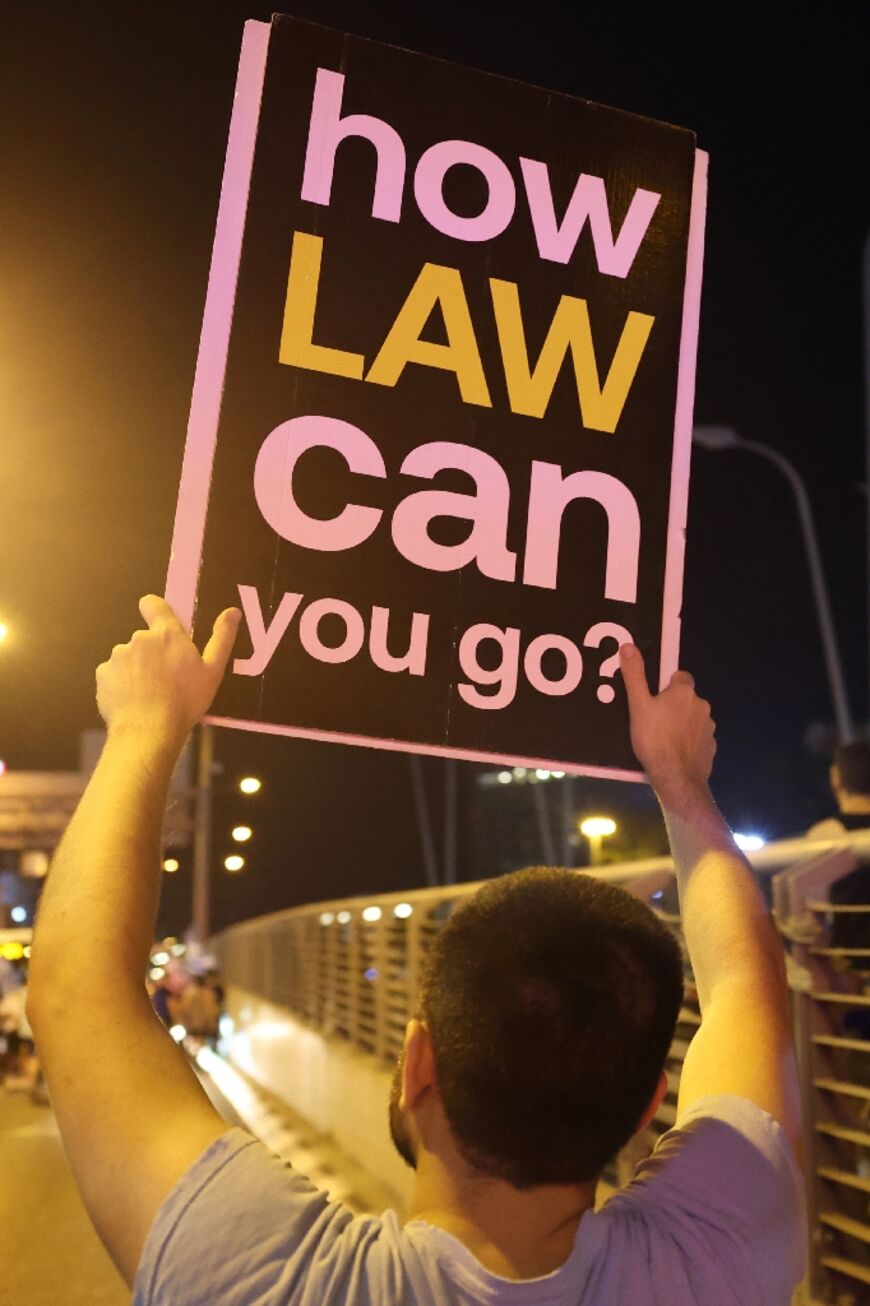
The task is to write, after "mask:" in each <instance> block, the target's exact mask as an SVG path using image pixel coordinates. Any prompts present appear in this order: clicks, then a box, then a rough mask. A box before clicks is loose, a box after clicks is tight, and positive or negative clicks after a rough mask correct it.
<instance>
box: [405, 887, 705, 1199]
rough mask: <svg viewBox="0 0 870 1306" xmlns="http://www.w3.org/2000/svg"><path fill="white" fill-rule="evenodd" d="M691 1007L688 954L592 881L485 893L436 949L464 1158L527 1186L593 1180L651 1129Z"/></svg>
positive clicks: (646, 914)
mask: <svg viewBox="0 0 870 1306" xmlns="http://www.w3.org/2000/svg"><path fill="white" fill-rule="evenodd" d="M682 994H683V971H682V960H681V955H680V949H679V945H678V944H677V941H676V939H675V938H674V936H673V935H672V934H671V932H670V931H669V930H668V929H667V928H666V927H665V926H664V925H663V924H662V923H661V922H660V921H659V920H657V919H656V917H655V916H654V914H653V913H652V912H651V911H650V910H649V908H648V907H646V906H645V905H644V904H643V903H641V902H639V901H637V900H636V899H635V898H632V897H631V895H630V894H628V893H626V891H625V890H624V889H620V888H617V887H616V886H614V885H611V884H605V883H603V882H601V881H599V880H596V879H594V878H593V877H592V876H589V875H583V874H579V873H577V872H574V871H566V870H558V869H553V868H533V869H530V870H525V871H517V872H516V873H514V874H512V875H505V876H503V877H501V878H500V879H497V880H493V881H491V882H489V883H488V884H486V885H484V887H483V888H482V889H480V890H479V891H478V893H476V894H475V895H474V897H473V898H471V899H469V900H468V902H466V903H464V904H463V905H462V906H461V907H460V908H458V909H457V911H455V912H454V914H453V916H452V917H451V918H450V920H449V921H448V922H447V924H446V925H445V926H444V928H443V929H442V931H441V932H440V934H439V935H438V936H437V937H436V939H435V941H434V943H433V945H432V948H431V950H430V953H429V955H428V958H427V966H426V974H425V980H424V984H423V989H422V996H421V1010H420V1014H421V1015H422V1017H423V1019H424V1020H425V1021H426V1023H427V1025H428V1028H429V1032H430V1036H431V1039H432V1046H433V1050H434V1055H435V1065H436V1071H437V1078H438V1089H439V1093H440V1096H441V1101H442V1104H443V1107H444V1112H445V1115H446V1118H447V1122H448V1124H449V1126H450V1129H451V1132H452V1134H453V1136H454V1138H455V1140H456V1143H457V1146H458V1147H459V1150H460V1152H461V1153H462V1155H463V1156H464V1158H465V1159H466V1161H467V1162H469V1163H470V1164H471V1165H472V1166H473V1167H474V1168H475V1169H476V1170H478V1171H479V1172H480V1173H481V1174H485V1175H490V1176H493V1177H497V1178H501V1179H504V1180H507V1181H508V1182H509V1183H511V1184H513V1185H514V1186H515V1187H517V1188H529V1187H532V1186H536V1185H539V1184H566V1183H570V1184H576V1183H582V1182H585V1181H587V1180H590V1179H594V1178H595V1177H596V1176H597V1175H598V1174H600V1172H601V1170H602V1168H603V1167H604V1165H605V1164H606V1163H607V1161H608V1160H609V1159H610V1158H611V1157H612V1156H613V1155H614V1154H615V1153H616V1152H617V1151H618V1150H619V1149H620V1147H622V1146H623V1144H624V1143H625V1142H627V1140H628V1139H629V1138H630V1137H631V1135H632V1134H633V1133H634V1132H635V1130H636V1129H637V1127H638V1123H639V1121H640V1118H641V1116H642V1114H643V1111H644V1109H645V1108H646V1107H647V1105H648V1104H649V1102H650V1100H651V1098H652V1096H653V1093H654V1091H655V1089H656V1086H657V1083H658V1079H659V1076H660V1074H661V1070H662V1067H663V1065H664V1061H665V1057H666V1055H667V1051H668V1048H669V1046H670V1042H671V1039H672V1037H673V1032H674V1026H675V1023H676V1018H677V1014H678V1012H679V1008H680V1003H681V1001H682Z"/></svg>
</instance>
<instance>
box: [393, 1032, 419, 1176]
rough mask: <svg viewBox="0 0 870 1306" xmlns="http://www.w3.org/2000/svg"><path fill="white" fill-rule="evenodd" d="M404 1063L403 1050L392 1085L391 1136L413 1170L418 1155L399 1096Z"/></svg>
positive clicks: (400, 1154)
mask: <svg viewBox="0 0 870 1306" xmlns="http://www.w3.org/2000/svg"><path fill="white" fill-rule="evenodd" d="M404 1064H405V1054H404V1052H403V1053H402V1055H401V1056H400V1057H399V1060H398V1061H397V1062H396V1068H395V1070H394V1071H393V1082H392V1084H391V1085H390V1137H391V1138H392V1140H393V1146H394V1147H395V1149H396V1151H397V1152H398V1153H399V1156H400V1157H401V1158H402V1160H403V1161H404V1162H405V1164H406V1165H409V1166H410V1167H411V1169H412V1170H416V1169H417V1155H416V1152H415V1151H414V1144H413V1141H412V1139H411V1131H410V1129H409V1128H408V1122H407V1120H406V1119H405V1113H404V1111H403V1110H402V1108H401V1107H400V1106H399V1098H400V1097H401V1096H402V1068H403V1066H404Z"/></svg>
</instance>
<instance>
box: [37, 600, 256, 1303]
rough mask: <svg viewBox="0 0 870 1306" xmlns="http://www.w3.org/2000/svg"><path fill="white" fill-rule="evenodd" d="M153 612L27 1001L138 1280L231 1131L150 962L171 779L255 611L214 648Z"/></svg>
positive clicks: (124, 650)
mask: <svg viewBox="0 0 870 1306" xmlns="http://www.w3.org/2000/svg"><path fill="white" fill-rule="evenodd" d="M140 611H141V612H142V616H143V617H144V618H145V620H146V622H147V624H148V627H149V629H148V630H147V631H146V630H138V631H136V633H135V634H134V635H133V637H132V639H131V640H130V642H129V643H128V644H121V645H118V646H117V647H116V648H115V649H114V651H113V653H112V656H111V658H110V660H109V661H108V662H104V663H103V664H102V665H101V666H100V667H98V668H97V702H98V705H99V708H100V711H101V713H102V715H103V718H104V720H105V722H106V725H107V728H108V733H107V739H106V745H105V748H104V749H103V754H102V756H101V758H100V762H99V765H98V766H97V769H96V770H95V772H94V775H93V777H92V779H91V781H90V784H89V785H88V788H87V790H86V792H85V794H84V796H83V798H82V800H81V803H80V804H79V807H78V810H77V811H76V813H75V815H74V817H73V819H72V821H71V822H70V825H69V827H68V829H67V832H66V834H65V835H64V838H63V841H62V843H61V845H60V847H59V849H58V851H57V853H56V855H55V857H54V860H53V863H52V867H51V870H50V872H49V876H48V881H47V883H46V886H45V890H44V892H43V894H42V899H41V902H40V906H39V913H38V917H37V922H36V929H35V933H34V939H33V956H32V959H31V966H30V983H29V989H28V1004H27V1009H28V1015H29V1018H30V1021H31V1024H32V1026H33V1031H34V1036H35V1038H36V1042H37V1046H38V1048H39V1055H40V1060H41V1062H42V1065H43V1067H44V1070H45V1076H46V1080H47V1083H48V1087H49V1090H50V1093H51V1100H52V1105H53V1106H54V1109H55V1112H56V1115H57V1120H58V1125H59V1127H60V1132H61V1137H62V1139H63V1143H64V1147H65V1149H66V1152H67V1156H68V1157H69V1161H70V1164H71V1166H72V1169H73V1173H74V1175H75V1178H76V1182H77V1183H78V1186H79V1188H80V1190H81V1193H82V1197H83V1198H84V1202H85V1205H86V1207H87V1209H88V1213H89V1214H90V1217H91V1219H92V1220H93V1222H94V1225H95V1227H96V1229H97V1232H98V1233H99V1234H100V1237H101V1238H102V1240H103V1242H104V1243H105V1244H106V1247H107V1248H108V1250H109V1252H110V1254H111V1255H112V1258H113V1259H114V1261H115V1264H116V1265H117V1266H118V1268H119V1270H120V1271H121V1273H122V1274H123V1275H124V1277H125V1278H126V1279H127V1281H128V1283H132V1280H133V1277H134V1275H135V1272H136V1267H137V1265H138V1262H139V1257H140V1254H141V1251H142V1246H143V1244H144V1241H145V1235H146V1234H147V1232H148V1228H149V1226H150V1224H151V1222H152V1220H153V1218H154V1216H155V1215H156V1214H157V1211H158V1210H159V1208H160V1206H161V1204H162V1202H163V1200H164V1198H165V1197H166V1196H167V1195H168V1194H169V1192H170V1191H171V1189H172V1187H173V1186H174V1184H175V1183H176V1181H177V1180H178V1179H179V1178H180V1177H181V1175H182V1174H183V1173H184V1171H185V1170H186V1169H187V1168H188V1167H189V1166H190V1165H191V1164H192V1163H193V1161H195V1160H196V1158H197V1157H198V1156H199V1155H200V1154H201V1153H202V1152H203V1151H204V1150H205V1148H206V1147H207V1146H208V1145H209V1144H210V1143H211V1142H213V1141H214V1139H215V1138H217V1137H218V1136H219V1135H220V1134H221V1133H224V1132H225V1131H226V1129H227V1128H228V1126H227V1125H226V1124H225V1123H224V1121H223V1120H222V1119H221V1117H220V1116H219V1115H218V1114H217V1112H216V1111H215V1110H214V1108H213V1107H212V1106H211V1103H210V1102H209V1100H208V1098H207V1097H206V1095H205V1093H204V1092H203V1091H202V1089H201V1087H200V1085H199V1083H198V1081H197V1079H196V1077H195V1075H194V1074H193V1073H192V1072H191V1070H190V1067H189V1066H188V1064H187V1062H186V1060H185V1058H184V1055H183V1053H182V1052H181V1050H180V1049H179V1048H178V1047H177V1046H176V1045H175V1043H174V1042H173V1040H172V1039H171V1037H170V1036H169V1034H168V1033H167V1032H166V1030H165V1029H164V1027H163V1026H162V1025H161V1023H160V1021H159V1020H158V1019H157V1017H156V1015H155V1014H154V1012H153V1010H152V1008H151V1004H150V1002H149V1000H148V996H147V994H146V991H145V971H146V967H147V964H148V957H149V953H150V950H151V947H152V944H153V941H154V929H155V921H156V915H157V903H158V897H159V885H160V835H161V826H162V819H163V811H164V808H165V805H166V797H167V793H168V789H169V781H170V777H171V775H172V772H173V769H174V767H175V764H176V761H177V760H178V756H179V754H180V752H181V749H182V747H183V745H184V742H185V740H186V738H187V736H188V734H189V733H190V730H191V728H192V726H193V725H194V723H195V722H196V721H197V720H198V719H199V718H200V717H201V716H202V715H203V713H204V712H205V711H206V710H207V709H208V707H209V705H210V703H211V700H212V698H213V697H214V694H215V691H216V690H217V687H218V684H219V683H220V680H221V677H222V675H223V672H224V668H225V667H226V663H227V659H228V658H229V655H230V651H231V649H232V645H233V642H234V640H235V634H236V630H237V627H238V617H239V614H238V613H237V612H236V611H235V610H234V609H229V610H227V611H226V612H224V613H223V614H222V615H221V616H220V617H219V618H218V620H217V622H216V623H215V628H214V633H213V635H212V637H211V639H210V641H209V643H208V645H207V647H206V649H205V652H204V654H203V655H202V656H200V654H199V653H198V652H197V650H196V648H195V647H194V645H193V644H192V642H191V640H190V639H189V637H188V636H187V634H186V633H185V631H184V630H183V628H182V627H181V625H180V624H179V622H178V621H177V620H176V618H175V616H174V614H173V612H172V610H171V608H169V606H168V605H167V604H166V603H165V602H164V600H163V599H160V598H157V597H155V596H154V595H149V596H148V597H146V598H144V599H143V600H142V602H141V604H140Z"/></svg>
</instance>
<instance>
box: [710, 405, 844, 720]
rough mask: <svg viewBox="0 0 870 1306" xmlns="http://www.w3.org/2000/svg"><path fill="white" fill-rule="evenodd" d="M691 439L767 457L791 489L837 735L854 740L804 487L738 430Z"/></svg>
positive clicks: (777, 456)
mask: <svg viewBox="0 0 870 1306" xmlns="http://www.w3.org/2000/svg"><path fill="white" fill-rule="evenodd" d="M692 439H693V442H694V443H695V444H698V445H700V446H701V448H703V449H744V450H746V451H747V452H748V453H755V454H758V456H759V457H760V458H766V459H767V461H768V462H770V463H773V465H774V466H775V467H778V468H779V470H780V471H781V472H782V474H783V476H784V477H785V478H786V480H787V481H788V483H789V485H790V486H791V489H792V493H793V494H794V497H795V502H796V504H797V510H798V520H799V521H800V524H801V532H802V534H803V537H804V545H805V547H806V552H807V563H808V564H809V569H810V581H811V583H812V589H813V598H814V600H815V605H816V615H817V617H818V622H819V631H820V633H821V637H822V649H823V651H824V656H825V667H826V668H827V672H828V681H829V682H830V686H831V698H832V699H833V704H834V716H835V718H836V722H837V734H838V736H839V738H840V741H841V743H848V742H849V741H850V740H852V739H853V738H854V730H853V727H852V714H851V712H850V710H849V699H848V696H847V694H846V684H845V681H844V679H843V665H842V662H841V660H840V649H839V646H838V644H837V637H836V634H835V632H834V622H833V619H832V617H831V603H830V599H829V597H828V587H827V583H826V581H825V572H824V568H823V567H822V556H821V553H820V552H819V541H818V537H817V536H816V527H815V523H814V521H813V514H812V510H811V508H810V500H809V496H808V495H807V490H806V486H805V485H804V483H803V481H802V479H801V477H800V476H799V474H798V472H797V470H796V469H795V467H794V466H793V464H792V463H790V462H789V460H788V459H787V458H785V457H783V455H782V454H781V453H777V451H776V450H775V449H771V448H770V447H769V446H768V445H766V444H760V443H759V442H758V441H757V440H744V438H743V436H741V435H738V433H737V431H735V430H734V428H733V427H731V426H696V427H695V428H694V430H693V432H692Z"/></svg>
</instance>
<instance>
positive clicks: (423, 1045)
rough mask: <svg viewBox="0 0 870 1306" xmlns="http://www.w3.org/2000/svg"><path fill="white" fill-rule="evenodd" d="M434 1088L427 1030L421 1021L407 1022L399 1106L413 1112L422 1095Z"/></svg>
mask: <svg viewBox="0 0 870 1306" xmlns="http://www.w3.org/2000/svg"><path fill="white" fill-rule="evenodd" d="M434 1087H435V1054H434V1052H433V1050H432V1039H431V1038H430V1037H429V1030H428V1028H427V1026H426V1024H425V1023H424V1022H423V1021H422V1020H417V1018H416V1017H415V1018H414V1019H413V1020H409V1021H408V1024H407V1027H406V1029H405V1048H404V1052H403V1054H402V1093H401V1096H400V1098H399V1106H400V1107H401V1109H402V1110H403V1111H413V1109H414V1107H415V1106H417V1104H418V1103H419V1101H420V1099H421V1098H422V1097H423V1095H424V1094H425V1093H426V1092H427V1091H428V1090H429V1089H430V1088H434Z"/></svg>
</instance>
